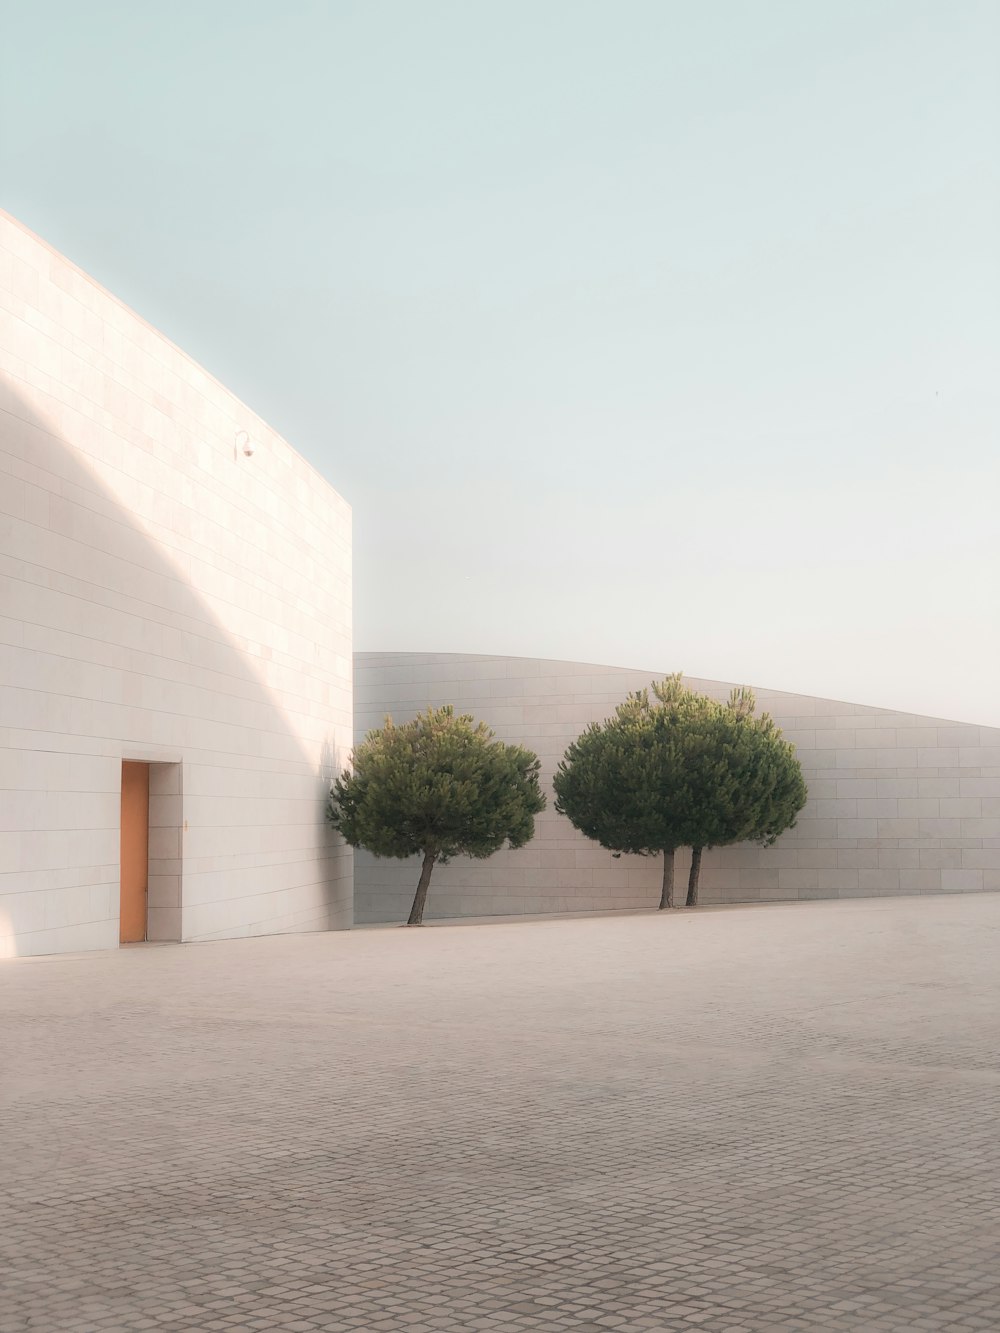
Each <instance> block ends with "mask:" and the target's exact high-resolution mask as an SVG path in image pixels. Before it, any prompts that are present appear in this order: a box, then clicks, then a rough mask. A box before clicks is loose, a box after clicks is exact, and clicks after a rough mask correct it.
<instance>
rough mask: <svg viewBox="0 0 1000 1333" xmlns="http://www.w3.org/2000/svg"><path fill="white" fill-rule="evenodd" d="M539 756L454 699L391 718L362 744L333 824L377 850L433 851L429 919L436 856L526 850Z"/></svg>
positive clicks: (419, 906) (416, 920) (426, 871)
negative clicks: (497, 733) (502, 737)
mask: <svg viewBox="0 0 1000 1333" xmlns="http://www.w3.org/2000/svg"><path fill="white" fill-rule="evenodd" d="M539 768H540V763H539V760H538V756H537V755H535V754H533V753H532V752H531V751H530V750H526V749H523V748H522V747H521V746H517V745H505V744H504V743H503V742H502V741H498V740H496V739H495V737H494V733H493V732H492V731H491V730H490V728H489V727H488V726H487V725H486V723H485V722H476V720H475V719H474V718H473V717H471V716H468V715H461V716H458V717H456V716H455V711H454V709H453V708H452V707H451V706H450V705H449V706H446V707H444V708H436V709H435V708H428V709H427V711H426V712H425V713H421V714H420V715H419V716H417V717H416V718H414V719H413V720H412V721H411V722H405V723H403V724H401V725H398V726H397V725H396V724H395V723H394V722H393V720H392V718H389V717H387V718H386V720H385V724H384V725H383V726H382V727H381V728H379V729H378V730H375V731H371V732H369V733H368V735H367V736H366V738H365V740H364V741H363V742H362V743H361V744H360V745H359V746H357V747H356V749H355V751H354V754H353V765H352V770H350V771H345V772H344V773H342V774H341V776H340V777H339V778H337V780H336V782H335V783H334V784H333V788H332V790H331V792H330V804H329V807H328V817H329V820H330V823H331V824H332V825H333V826H334V828H336V829H337V830H338V831H339V832H340V833H341V834H342V835H343V837H344V839H345V840H346V841H347V842H348V843H349V844H350V845H351V846H352V847H364V848H367V850H368V851H370V852H373V853H374V854H375V855H376V856H388V857H407V856H413V855H416V854H421V855H422V856H423V863H422V867H421V872H420V880H419V882H418V884H417V890H416V894H415V896H414V900H413V907H412V909H411V912H410V917H409V920H408V922H407V924H408V925H420V923H421V921H422V919H423V911H424V904H425V901H426V897H427V887H428V884H429V883H430V877H431V871H432V869H433V867H434V865H435V863H436V862H438V861H440V862H442V863H445V862H447V861H449V860H450V859H451V858H452V857H454V856H459V855H464V856H472V857H476V858H485V857H488V856H492V855H493V853H494V852H496V851H498V850H499V849H500V848H501V847H502V846H503V844H504V843H505V842H506V843H508V844H509V845H510V846H511V847H523V846H524V844H525V843H526V842H528V841H529V840H530V839H531V837H532V836H533V834H534V831H535V818H534V817H535V815H536V814H538V813H539V812H540V811H541V810H543V809H544V808H545V797H544V795H543V794H542V791H541V788H540V786H539V776H538V775H539Z"/></svg>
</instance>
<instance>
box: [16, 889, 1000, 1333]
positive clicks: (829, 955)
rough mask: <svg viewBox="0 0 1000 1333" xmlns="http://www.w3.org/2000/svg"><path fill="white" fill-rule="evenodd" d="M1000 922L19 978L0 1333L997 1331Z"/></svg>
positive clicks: (502, 944)
mask: <svg viewBox="0 0 1000 1333" xmlns="http://www.w3.org/2000/svg"><path fill="white" fill-rule="evenodd" d="M998 939H1000V898H998V897H997V896H996V895H982V896H979V895H977V896H974V897H973V896H968V897H955V898H950V897H949V898H926V899H922V900H904V899H897V900H891V901H887V900H884V899H881V900H870V901H865V900H861V901H854V902H844V903H831V902H827V903H815V904H795V905H789V906H780V907H762V908H736V909H721V910H716V909H712V910H708V911H699V912H697V913H684V912H678V913H675V914H672V915H637V916H631V917H625V916H623V917H613V918H600V919H591V920H564V921H545V922H538V923H531V924H510V925H462V926H452V927H433V928H430V929H425V930H422V931H406V930H369V931H355V932H353V933H350V934H344V933H341V934H324V935H309V936H298V937H280V938H275V939H256V940H241V941H228V942H223V943H218V944H205V945H191V946H182V947H176V948H162V947H160V948H155V947H151V948H146V949H143V948H136V949H129V950H123V951H119V952H114V953H107V954H87V955H79V956H76V957H66V956H60V957H55V958H50V959H30V960H24V961H21V962H18V961H13V962H9V963H6V964H4V965H3V966H2V967H0V1012H2V1014H3V1023H2V1025H0V1069H2V1071H3V1077H2V1078H0V1144H2V1148H3V1167H2V1176H3V1185H4V1189H3V1191H2V1192H0V1333H29V1331H30V1333H36V1331H37V1330H39V1329H44V1330H46V1331H47V1333H88V1331H90V1333H118V1331H119V1330H127V1331H128V1333H143V1330H150V1331H152V1330H156V1329H162V1330H164V1333H167V1331H168V1330H169V1331H171V1333H184V1331H186V1330H191V1331H192V1333H193V1331H194V1330H198V1333H269V1331H271V1333H312V1331H313V1330H317V1331H319V1330H323V1333H352V1331H354V1330H366V1333H367V1330H379V1331H380V1333H391V1331H398V1333H447V1331H449V1330H462V1333H489V1330H491V1329H496V1330H498V1331H499V1333H503V1331H504V1330H507V1333H515V1331H516V1330H521V1329H533V1330H546V1329H552V1330H562V1329H567V1330H570V1329H571V1330H574V1333H586V1330H591V1333H609V1330H615V1333H659V1331H661V1330H662V1331H663V1333H677V1331H681V1333H683V1330H687V1333H694V1331H695V1330H698V1331H699V1333H775V1331H776V1330H794V1331H795V1333H829V1331H830V1330H833V1331H834V1333H917V1331H918V1330H919V1331H920V1333H945V1331H946V1330H947V1331H949V1333H973V1330H988V1329H996V1328H1000V1316H998V1311H1000V1189H998V1181H1000V1170H998V1168H1000V1160H998V1157H1000V1142H998V1136H997V1134H996V1131H995V1115H996V1111H995V1108H996V1106H997V1105H998V1104H1000V1073H998V1070H997V1066H996V1051H997V1049H998V1048H1000V969H998V968H997V966H996V949H997V940H998Z"/></svg>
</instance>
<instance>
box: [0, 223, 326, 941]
mask: <svg viewBox="0 0 1000 1333" xmlns="http://www.w3.org/2000/svg"><path fill="white" fill-rule="evenodd" d="M351 713H352V701H351V515H350V510H349V507H348V506H347V504H346V503H345V502H344V501H343V500H342V499H341V498H340V497H339V496H338V495H337V494H336V493H335V492H334V491H333V490H332V489H331V488H330V487H329V485H328V484H327V483H326V482H325V481H324V480H323V478H321V477H320V476H318V475H317V473H316V472H314V471H313V469H312V468H311V467H309V465H308V464H307V463H306V462H305V461H304V460H303V459H302V458H300V457H299V456H298V455H297V454H296V453H295V452H294V450H292V449H291V448H290V447H289V446H288V445H287V444H286V443H285V442H284V441H283V440H281V439H280V438H278V436H276V435H275V433H274V432H273V431H272V430H270V429H269V428H268V427H267V426H266V425H265V424H264V423H263V422H262V421H260V420H259V419H258V418H257V417H256V416H254V415H253V413H251V412H250V411H249V410H248V409H247V408H246V407H244V406H243V405H242V404H241V403H240V402H238V401H237V400H236V399H235V398H234V397H233V396H232V395H231V394H230V393H228V392H227V391H226V390H225V389H224V388H223V387H222V386H221V385H220V384H218V383H217V382H216V381H215V380H213V379H212V378H211V376H210V375H208V374H206V373H205V371H203V370H202V369H200V368H199V367H198V366H197V365H195V364H194V363H193V362H191V361H190V360H189V359H188V358H187V357H186V356H185V355H184V354H183V353H182V352H180V351H178V349H177V348H176V347H174V346H172V345H171V344H170V343H169V342H167V340H166V339H164V338H163V337H162V336H161V335H160V334H158V333H157V332H156V331H155V330H153V329H151V328H150V327H149V326H148V325H146V324H145V323H144V322H143V321H142V320H141V319H139V318H138V317H137V316H136V315H134V314H133V313H132V312H131V311H130V310H127V309H126V308H125V307H124V306H122V305H121V304H120V303H119V302H118V301H116V300H115V299H114V298H113V297H112V296H110V295H109V294H108V293H107V292H105V291H103V290H102V289H101V288H100V287H98V286H97V285H96V284H95V283H94V282H93V281H92V280H91V279H90V278H88V277H87V276H86V275H85V274H83V273H81V272H80V271H79V270H78V269H77V268H75V267H74V266H73V265H72V264H70V263H68V262H67V261H66V260H65V259H64V258H62V257H61V256H60V255H58V254H55V253H54V252H53V251H52V250H51V249H49V248H48V247H47V246H46V245H45V244H44V243H43V242H41V241H40V240H39V239H38V238H37V237H35V236H33V235H31V234H30V233H29V232H28V231H26V230H25V229H24V228H23V227H21V226H20V225H19V224H18V223H17V222H15V221H14V220H13V219H11V218H9V217H7V216H6V215H2V214H0V954H2V953H4V952H6V953H8V954H14V953H16V954H18V955H23V954H34V953H52V952H59V951H63V950H77V949H92V948H105V947H110V946H114V945H116V944H117V943H118V942H119V939H120V938H125V939H134V938H143V937H148V938H149V939H151V940H182V939H183V940H206V939H217V938H221V937H226V936H237V935H252V934H266V933H273V932H278V931H301V930H314V929H326V928H335V927H346V926H349V925H350V924H351V892H352V858H351V854H350V852H349V850H348V849H346V848H345V847H343V845H341V844H339V843H338V842H337V841H336V840H335V839H334V838H333V836H332V835H331V833H330V832H329V830H328V829H327V827H326V825H325V821H324V808H325V801H326V794H327V790H328V786H329V778H330V775H331V773H333V772H334V771H336V769H337V768H339V767H340V766H341V765H342V764H343V763H344V762H345V761H346V759H347V756H348V753H349V750H350V745H351V726H352V718H351ZM126 763H127V764H129V765H130V766H129V767H124V768H123V764H126ZM132 765H134V767H133V766H132ZM123 780H124V799H123ZM123 811H124V815H125V818H124V823H123V820H122V814H123ZM144 839H146V844H145V846H144V844H143V840H144ZM120 867H121V868H124V870H125V872H126V874H125V876H124V877H123V876H122V874H121V873H120ZM129 867H133V868H134V869H135V874H136V875H139V876H140V878H141V877H142V876H143V875H144V874H145V873H146V870H147V869H148V883H142V884H136V883H134V882H132V883H130V884H126V883H125V882H124V881H125V878H127V876H128V873H129ZM139 867H141V870H140V869H139ZM147 889H148V900H147V897H146V890H147ZM140 891H141V896H140ZM123 909H124V910H123Z"/></svg>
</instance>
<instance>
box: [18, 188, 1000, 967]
mask: <svg viewBox="0 0 1000 1333" xmlns="http://www.w3.org/2000/svg"><path fill="white" fill-rule="evenodd" d="M351 649H352V645H351V515H350V510H349V508H348V506H347V505H346V504H345V502H344V501H343V500H342V499H341V498H340V497H339V496H338V495H337V494H336V493H335V492H334V491H333V490H332V489H331V488H330V487H329V485H328V484H327V483H326V482H325V481H324V479H323V478H322V477H320V476H319V475H318V474H317V473H316V472H315V471H314V470H313V469H312V468H311V467H310V466H309V465H308V464H307V463H306V462H305V461H304V460H303V459H302V458H300V457H299V456H298V455H297V454H296V453H295V452H294V450H292V449H291V448H290V447H289V445H287V444H286V443H285V442H284V441H283V440H281V439H280V438H278V436H276V435H275V434H274V432H273V431H272V430H270V429H269V428H268V427H267V426H266V425H265V424H264V423H263V422H262V421H260V420H259V418H257V417H256V416H254V414H253V413H251V412H250V411H249V410H248V409H247V408H246V407H245V406H244V405H243V404H242V403H240V402H238V401H237V400H236V399H235V398H234V397H233V396H232V395H231V394H229V393H228V392H227V391H226V390H225V389H224V388H223V387H222V386H221V385H220V384H218V383H217V382H216V381H215V380H213V379H212V378H211V376H209V375H208V374H206V372H205V371H203V370H202V369H201V368H200V367H198V366H197V365H195V364H194V363H192V362H191V361H190V360H189V359H188V358H187V357H186V356H185V355H184V354H183V353H182V352H180V351H179V350H178V349H177V348H176V347H174V346H173V345H172V344H170V343H169V342H168V341H167V340H166V339H165V338H163V337H162V336H161V335H160V334H158V333H157V332H156V331H155V330H153V329H151V328H150V327H149V326H148V325H146V324H145V323H144V322H143V321H142V320H141V319H139V318H138V317H137V316H136V315H135V314H133V313H132V312H131V311H130V310H127V309H126V308H125V307H124V306H122V305H121V303H120V302H118V301H116V300H115V299H114V297H112V296H110V295H109V294H108V293H107V292H105V291H103V290H102V289H101V288H100V287H98V286H97V285H96V284H95V283H94V282H93V281H92V280H91V279H90V278H88V277H87V276H86V275H85V274H83V273H81V272H80V271H79V270H78V269H77V268H75V267H74V266H73V265H72V264H70V263H69V262H68V261H67V260H65V259H64V258H63V257H62V256H60V255H58V254H55V253H54V252H53V251H52V250H51V249H50V248H49V247H47V246H46V245H45V244H44V243H43V242H42V241H40V240H39V239H38V238H37V237H35V236H33V235H32V234H31V233H30V232H28V231H27V230H25V229H24V228H23V227H22V226H20V225H19V224H18V223H17V222H15V221H14V220H13V219H11V218H9V217H8V216H6V215H5V214H2V213H0V957H2V956H4V955H24V954H38V953H53V952H61V951H74V950H83V949H97V948H108V947H113V946H115V945H116V944H118V943H119V942H130V941H133V940H143V939H148V940H152V941H174V940H176V941H179V940H209V939H219V938H224V937H230V936H239V935H253V934H271V933H276V932H282V931H302V930H323V929H336V928H343V927H348V926H350V925H351V923H352V919H353V910H354V909H355V908H356V911H357V918H358V920H359V921H360V922H377V921H388V920H400V919H403V918H404V917H405V914H406V910H407V908H408V906H409V902H410V899H411V898H412V894H413V889H414V886H415V883H416V876H417V867H416V864H415V862H396V861H377V860H376V859H375V858H373V857H371V856H369V855H368V854H367V853H363V852H359V853H357V855H356V856H355V857H352V854H351V852H350V850H349V849H348V848H346V847H345V846H344V845H343V843H342V842H341V841H340V840H339V839H337V838H335V837H334V835H333V834H332V833H331V832H330V830H329V828H328V826H327V824H326V821H325V809H326V800H327V794H328V790H329V785H330V780H331V777H332V776H333V775H334V774H335V773H336V772H337V771H339V770H340V769H341V768H343V767H344V766H345V765H346V764H347V763H348V759H349V754H350V748H351V743H352V730H353V729H354V728H356V731H357V734H358V735H359V736H363V735H364V733H365V732H366V731H368V730H369V729H370V728H372V727H374V726H378V725H379V724H380V723H381V721H382V718H383V716H384V714H385V713H392V714H393V716H394V717H396V718H397V719H403V718H406V717H411V716H413V715H414V714H415V713H416V712H417V711H419V710H420V709H422V708H425V707H426V706H427V705H428V704H435V705H437V704H443V703H452V704H454V705H456V707H458V708H459V709H460V710H462V711H468V712H471V713H473V714H475V715H476V716H477V717H480V718H483V719H485V720H486V721H487V722H489V723H490V724H491V725H492V726H493V727H494V728H495V730H496V731H497V733H498V734H499V735H500V736H501V737H502V738H503V739H507V740H512V741H518V742H522V743H524V744H526V745H528V746H530V747H531V748H532V749H534V750H536V751H537V752H538V753H539V755H540V756H541V758H542V761H543V776H544V777H545V779H546V781H550V779H551V775H552V772H553V770H554V768H555V766H556V764H557V763H558V761H559V759H560V757H561V756H562V754H563V752H564V750H565V748H566V745H567V744H568V743H569V742H570V741H571V740H572V739H573V738H574V737H575V736H576V735H578V734H579V732H580V731H582V730H583V728H584V727H585V726H586V725H587V724H588V723H589V722H591V721H593V720H596V719H600V718H603V717H606V716H607V715H608V714H609V713H611V712H612V710H613V708H614V706H615V704H616V703H618V702H619V701H620V700H621V699H622V698H623V697H624V696H625V694H626V693H627V692H628V691H629V690H632V689H635V688H637V687H641V686H644V685H648V683H649V681H650V679H651V675H652V673H650V672H647V671H629V670H625V669H621V668H612V667H597V666H588V665H584V664H580V663H572V662H547V661H538V660H533V659H520V658H502V657H501V658H497V657H474V656H472V657H470V656H460V655H452V654H405V653H403V654H388V655H385V654H360V655H358V657H357V658H356V659H355V668H356V669H355V683H356V708H353V703H354V700H353V699H352V652H351ZM691 684H693V685H694V686H695V687H696V688H700V689H703V690H705V691H706V692H707V693H709V694H713V695H715V696H717V697H725V695H726V694H727V693H728V690H729V686H728V685H725V684H721V683H719V682H713V681H697V680H695V681H692V682H691ZM758 697H759V699H760V702H761V705H762V706H763V707H764V708H767V709H768V710H769V711H770V712H771V713H772V714H773V715H774V716H775V717H776V718H777V720H778V722H779V723H780V724H781V726H782V727H783V728H784V729H785V732H786V734H787V736H788V737H789V739H790V740H792V741H794V742H795V744H796V745H797V746H798V749H799V755H800V757H801V759H802V762H803V766H804V768H805V771H806V777H807V780H808V783H809V793H810V795H809V804H808V806H807V807H806V809H805V810H804V812H803V814H802V815H801V816H800V818H799V821H798V825H797V827H796V828H795V829H794V830H792V831H790V832H789V833H788V834H786V835H785V836H784V837H782V838H781V840H780V841H779V843H778V844H777V845H776V846H775V847H773V848H769V849H760V848H756V847H748V846H741V847H733V848H723V849H718V850H716V851H713V852H709V853H707V854H706V857H705V862H704V866H703V872H702V883H703V895H702V896H703V898H704V900H705V901H706V902H713V901H715V902H729V901H750V900H782V899H790V898H814V897H844V896H854V895H874V894H895V893H940V892H976V891H981V890H1000V729H990V728H985V727H975V726H967V725H960V724H955V723H949V722H943V721H939V720H937V719H933V718H924V717H915V716H912V715H909V714H901V713H895V712H891V711H889V710H887V709H882V708H871V707H863V706H860V705H854V704H844V703H837V702H834V701H831V700H825V699H811V698H805V697H802V696H799V695H791V694H779V693H776V692H773V691H766V690H765V691H759V692H758ZM352 713H353V716H352ZM685 870H686V867H685V866H684V865H683V864H679V865H678V872H679V874H680V875H683V874H684V872H685ZM659 879H660V867H659V865H658V863H657V861H656V860H651V859H644V858H640V857H627V856H623V857H621V858H620V859H616V858H614V857H612V856H611V854H610V853H608V852H606V851H604V850H603V849H602V848H600V847H598V846H596V845H595V844H593V843H591V842H588V841H587V840H586V839H584V838H583V837H582V836H581V835H580V834H578V833H577V832H576V831H575V830H574V829H573V828H572V826H571V825H570V824H569V823H568V821H567V820H565V819H563V818H561V817H560V816H558V815H557V814H556V813H555V811H554V809H552V808H551V805H550V808H549V810H548V811H546V813H545V814H544V815H542V816H541V817H540V819H539V820H538V824H537V836H536V838H535V840H534V841H533V842H532V843H530V844H529V845H528V846H527V847H525V848H523V849H521V850H519V851H516V852H509V851H508V852H501V853H499V854H498V855H496V856H495V857H493V858H491V859H490V860H488V861H485V862H481V861H480V862H474V861H469V860H467V859H459V860H456V861H454V862H453V863H452V864H451V865H448V866H438V867H437V868H436V869H435V872H434V879H433V881H432V886H431V893H430V897H429V900H428V910H427V915H428V916H429V917H439V918H440V917H459V916H470V915H477V916H481V915H494V914H511V913H522V912H564V911H580V910H599V909H606V908H640V907H648V906H651V905H653V904H655V903H656V902H657V901H658V895H659Z"/></svg>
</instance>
